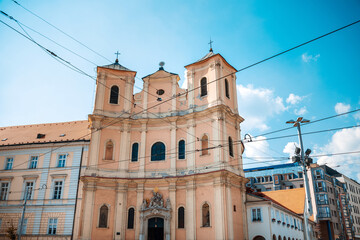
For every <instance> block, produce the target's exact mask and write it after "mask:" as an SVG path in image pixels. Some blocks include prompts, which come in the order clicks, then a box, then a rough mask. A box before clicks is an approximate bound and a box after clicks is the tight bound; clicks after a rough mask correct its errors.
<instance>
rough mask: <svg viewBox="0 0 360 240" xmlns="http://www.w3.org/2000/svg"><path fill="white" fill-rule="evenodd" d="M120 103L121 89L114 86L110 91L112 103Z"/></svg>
mask: <svg viewBox="0 0 360 240" xmlns="http://www.w3.org/2000/svg"><path fill="white" fill-rule="evenodd" d="M118 102H119V87H118V86H112V87H111V89H110V103H112V104H118Z"/></svg>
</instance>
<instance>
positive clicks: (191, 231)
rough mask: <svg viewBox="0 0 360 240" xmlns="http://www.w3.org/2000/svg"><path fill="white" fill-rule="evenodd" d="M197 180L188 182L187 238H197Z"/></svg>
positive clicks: (186, 208)
mask: <svg viewBox="0 0 360 240" xmlns="http://www.w3.org/2000/svg"><path fill="white" fill-rule="evenodd" d="M195 190H196V187H195V181H194V180H190V181H188V182H187V183H186V207H185V229H186V239H196V195H195Z"/></svg>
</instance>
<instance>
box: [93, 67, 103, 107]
mask: <svg viewBox="0 0 360 240" xmlns="http://www.w3.org/2000/svg"><path fill="white" fill-rule="evenodd" d="M105 80H106V75H105V74H104V73H102V74H101V73H99V74H98V77H97V82H98V83H97V88H96V94H95V104H94V105H95V106H94V113H95V112H97V111H101V112H102V111H103V108H104V102H105V99H104V96H105Z"/></svg>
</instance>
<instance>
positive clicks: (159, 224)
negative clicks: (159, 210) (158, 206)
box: [148, 217, 164, 240]
mask: <svg viewBox="0 0 360 240" xmlns="http://www.w3.org/2000/svg"><path fill="white" fill-rule="evenodd" d="M163 239H164V219H162V218H159V217H154V218H150V219H149V220H148V240H163Z"/></svg>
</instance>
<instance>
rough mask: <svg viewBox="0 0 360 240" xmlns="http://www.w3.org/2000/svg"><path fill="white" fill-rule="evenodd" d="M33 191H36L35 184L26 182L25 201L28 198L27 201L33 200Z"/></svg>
mask: <svg viewBox="0 0 360 240" xmlns="http://www.w3.org/2000/svg"><path fill="white" fill-rule="evenodd" d="M33 190H34V182H25V188H24V199H25V198H26V196H27V199H31V197H32V193H33Z"/></svg>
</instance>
